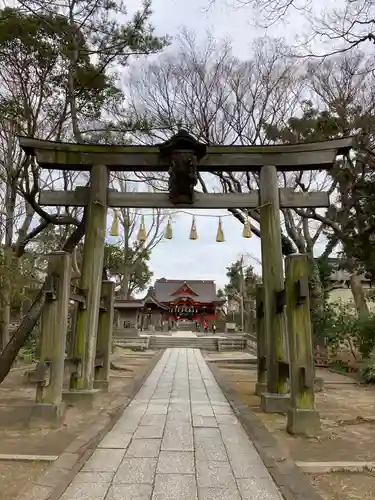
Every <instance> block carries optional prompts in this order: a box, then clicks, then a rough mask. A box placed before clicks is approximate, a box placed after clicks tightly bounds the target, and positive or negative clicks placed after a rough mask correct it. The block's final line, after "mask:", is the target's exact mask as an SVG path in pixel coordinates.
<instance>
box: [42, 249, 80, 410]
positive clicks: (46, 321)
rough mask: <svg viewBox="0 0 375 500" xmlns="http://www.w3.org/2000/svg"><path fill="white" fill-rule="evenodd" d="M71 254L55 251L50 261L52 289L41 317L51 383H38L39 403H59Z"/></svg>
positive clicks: (43, 343) (49, 270)
mask: <svg viewBox="0 0 375 500" xmlns="http://www.w3.org/2000/svg"><path fill="white" fill-rule="evenodd" d="M71 271H72V261H71V255H70V254H69V253H66V252H53V253H52V254H50V256H49V260H48V275H49V276H50V277H51V278H50V285H51V287H50V289H49V290H47V296H46V301H45V304H44V307H43V312H42V317H41V334H40V365H39V366H40V367H41V366H43V365H44V366H45V367H47V366H49V382H48V384H47V385H45V384H44V383H43V382H41V383H38V385H37V391H36V402H37V403H44V404H51V405H56V406H58V405H60V403H61V401H62V389H63V378H64V358H65V347H66V332H67V329H68V311H69V297H70V277H71Z"/></svg>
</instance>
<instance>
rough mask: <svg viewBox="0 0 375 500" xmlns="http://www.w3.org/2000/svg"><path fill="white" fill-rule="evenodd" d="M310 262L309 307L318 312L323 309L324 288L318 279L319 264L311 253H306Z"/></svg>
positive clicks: (321, 311)
mask: <svg viewBox="0 0 375 500" xmlns="http://www.w3.org/2000/svg"><path fill="white" fill-rule="evenodd" d="M308 259H309V264H310V301H311V309H314V310H315V311H317V312H319V313H320V314H322V313H323V311H324V289H323V286H322V281H321V279H320V273H319V266H318V264H317V263H316V260H315V259H314V257H313V256H312V255H311V254H308Z"/></svg>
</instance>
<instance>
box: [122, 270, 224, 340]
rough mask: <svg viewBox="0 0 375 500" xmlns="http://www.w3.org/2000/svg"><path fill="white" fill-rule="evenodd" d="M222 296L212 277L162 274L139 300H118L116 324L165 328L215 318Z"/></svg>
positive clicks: (222, 302)
mask: <svg viewBox="0 0 375 500" xmlns="http://www.w3.org/2000/svg"><path fill="white" fill-rule="evenodd" d="M224 303H225V299H223V298H220V297H218V295H217V292H216V284H215V282H214V281H213V280H168V279H166V278H161V279H158V280H156V281H155V284H154V286H153V287H150V288H149V290H148V292H147V294H146V296H145V297H144V298H143V299H138V300H121V299H120V300H118V301H116V302H115V309H116V310H117V312H118V321H116V323H117V327H118V328H127V327H128V328H129V327H130V328H132V327H133V328H134V327H135V328H139V329H141V330H149V329H151V330H153V329H155V330H159V331H160V330H167V329H170V328H172V327H173V326H175V324H176V323H177V322H178V321H181V320H186V321H189V322H190V321H191V322H199V323H203V322H204V321H205V320H206V321H213V320H215V319H216V316H217V312H218V310H219V309H220V308H221V307H222V306H223V304H224Z"/></svg>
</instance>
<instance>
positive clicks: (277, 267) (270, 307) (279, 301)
mask: <svg viewBox="0 0 375 500" xmlns="http://www.w3.org/2000/svg"><path fill="white" fill-rule="evenodd" d="M259 188H260V204H261V208H260V226H261V233H262V238H261V249H262V274H263V287H264V317H265V319H264V324H265V329H266V345H267V355H266V361H267V393H263V394H262V396H261V408H262V409H263V410H264V411H266V412H270V413H274V412H275V413H276V412H277V413H278V412H280V413H286V411H287V408H288V404H289V395H288V394H286V393H287V391H288V384H287V381H288V363H287V349H286V316H285V289H284V272H283V255H282V247H281V229H280V202H279V189H278V185H277V170H276V167H275V166H273V165H265V166H263V167H261V169H260V176H259Z"/></svg>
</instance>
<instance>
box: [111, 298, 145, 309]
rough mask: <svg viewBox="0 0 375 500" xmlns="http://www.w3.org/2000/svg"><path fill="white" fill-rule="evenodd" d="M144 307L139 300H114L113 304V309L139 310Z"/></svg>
mask: <svg viewBox="0 0 375 500" xmlns="http://www.w3.org/2000/svg"><path fill="white" fill-rule="evenodd" d="M143 306H144V303H143V300H141V299H122V298H120V297H119V298H116V299H115V303H114V308H115V309H140V308H141V307H143Z"/></svg>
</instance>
